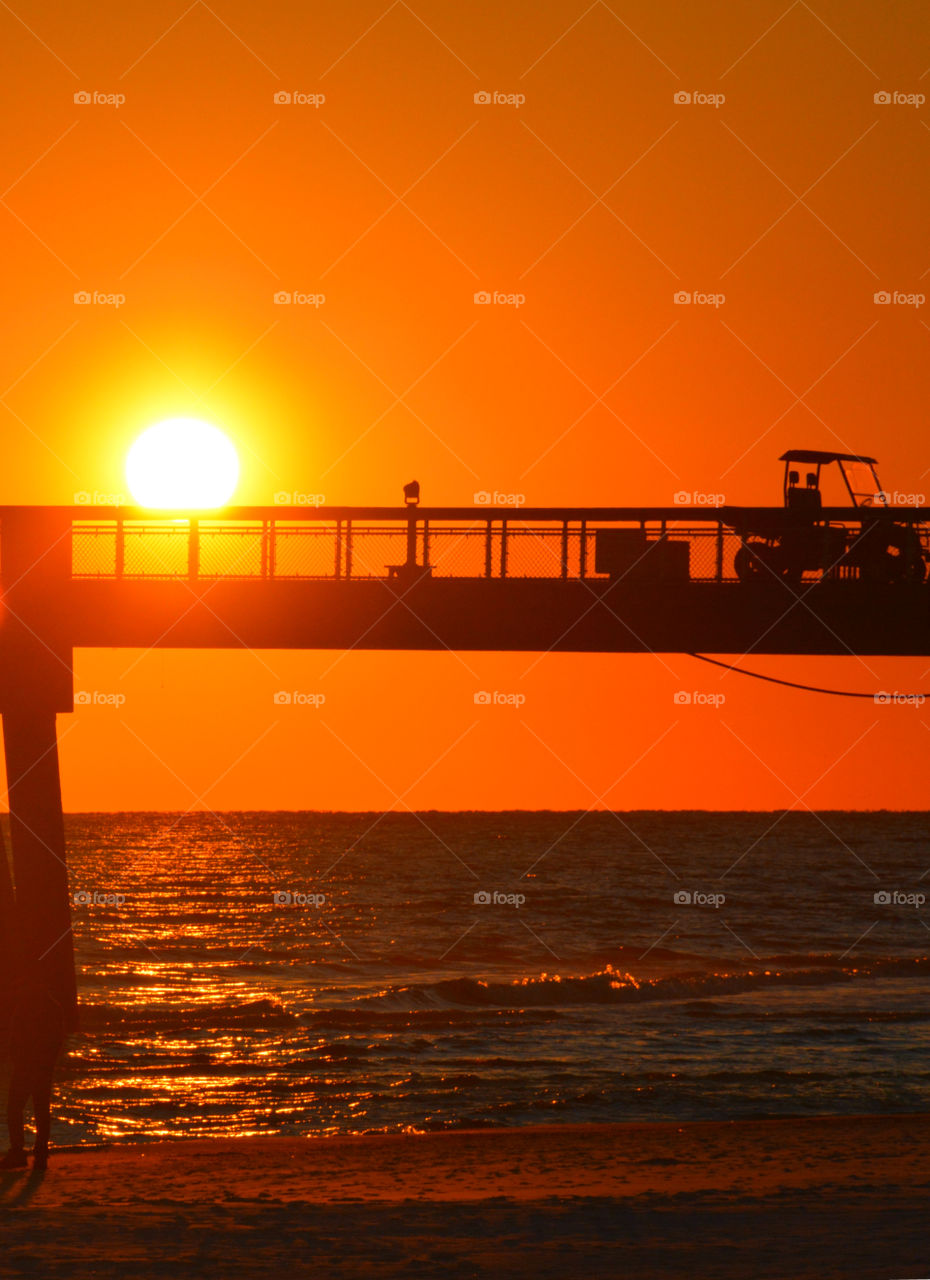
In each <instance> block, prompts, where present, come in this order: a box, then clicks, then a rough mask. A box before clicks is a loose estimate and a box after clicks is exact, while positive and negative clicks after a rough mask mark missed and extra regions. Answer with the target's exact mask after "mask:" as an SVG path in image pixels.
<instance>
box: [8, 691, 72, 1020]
mask: <svg viewBox="0 0 930 1280" xmlns="http://www.w3.org/2000/svg"><path fill="white" fill-rule="evenodd" d="M3 753H4V757H5V760H6V775H7V789H8V792H9V800H10V840H11V843H12V846H13V875H14V878H15V882H16V915H17V918H18V922H19V928H20V938H21V946H22V959H23V961H24V962H25V964H26V965H28V966H29V968H30V969H31V970H33V971H37V972H38V974H39V976H40V978H41V980H42V984H43V986H44V987H45V988H46V989H47V990H48V991H49V992H50V994H51V995H53V996H54V997H55V999H56V1000H58V1002H59V1003H60V1004H61V1006H62V1009H63V1010H64V1013H65V1017H66V1024H67V1026H68V1027H73V1026H74V1025H75V1023H76V1015H77V988H76V984H75V977H74V940H73V938H72V934H71V898H70V894H69V891H68V867H67V863H66V860H65V827H64V817H63V814H62V808H61V781H60V777H59V770H58V738H57V735H56V732H55V712H54V711H49V710H46V709H45V708H43V707H38V706H37V707H33V708H26V707H19V708H16V709H15V710H11V709H7V710H5V711H4V713H3Z"/></svg>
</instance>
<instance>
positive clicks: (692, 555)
mask: <svg viewBox="0 0 930 1280" xmlns="http://www.w3.org/2000/svg"><path fill="white" fill-rule="evenodd" d="M545 514H546V515H548V513H545ZM672 515H673V516H677V518H670V517H669V515H668V514H667V513H666V514H662V513H655V514H654V513H651V512H650V513H646V512H637V513H635V514H631V515H616V516H613V518H610V517H602V516H599V515H598V513H596V512H592V513H590V515H589V516H586V515H584V514H580V515H577V516H576V515H572V516H570V517H569V516H565V517H563V518H545V517H544V518H540V517H539V515H538V514H536V513H529V512H527V513H520V514H519V515H516V514H511V513H507V514H506V515H504V514H502V513H500V512H498V511H495V512H494V513H493V515H492V514H490V513H488V514H486V515H485V514H484V513H474V514H472V513H467V514H464V515H462V514H459V513H456V515H455V516H454V517H450V516H449V515H448V514H446V513H438V514H434V513H426V512H422V511H418V513H417V514H416V516H411V515H408V513H407V512H406V511H405V512H403V513H397V514H395V513H394V512H391V513H390V515H380V516H378V517H376V518H369V517H367V516H366V513H364V512H361V513H359V514H349V513H348V512H346V513H345V514H339V515H335V516H333V515H329V514H328V513H326V514H324V512H323V511H322V510H321V511H319V512H314V513H313V514H312V515H311V514H310V513H307V515H306V516H303V515H302V516H301V517H299V518H295V516H294V515H292V514H291V513H287V514H284V513H281V514H280V515H279V514H278V513H277V512H275V514H273V515H271V514H266V515H262V516H261V517H258V518H256V517H250V518H241V519H240V518H235V519H231V518H229V516H228V515H226V514H224V515H223V516H222V517H220V518H209V517H197V518H189V519H188V518H184V519H160V518H159V519H153V518H151V517H133V516H122V515H120V516H117V517H115V518H109V517H102V515H97V514H96V513H95V515H94V516H88V517H83V518H78V519H75V520H74V521H73V523H72V533H71V545H72V574H73V576H74V577H75V578H116V579H148V578H154V579H159V578H160V579H168V580H171V579H297V580H300V579H330V580H333V579H336V580H338V579H364V578H390V577H402V576H403V575H404V574H405V573H409V572H413V571H419V572H420V573H428V574H429V576H431V577H433V578H473V579H474V578H597V577H607V576H609V575H608V574H606V573H600V572H598V554H597V546H598V533H599V532H600V531H601V530H606V529H616V530H626V531H628V532H629V533H630V534H631V535H632V536H633V537H634V539H635V538H636V537H637V536H638V535H641V536H642V538H643V539H644V554H643V558H644V559H645V558H646V556H647V555H648V551H649V550H650V549H651V548H652V545H653V544H654V543H655V542H656V541H658V540H662V539H664V540H666V541H668V542H673V543H679V544H681V545H682V547H687V552H686V553H684V552H683V553H682V554H686V558H687V565H688V576H689V577H690V578H691V579H693V580H696V581H717V582H719V581H727V580H730V579H733V580H735V577H736V575H735V571H734V568H733V559H734V556H735V554H736V550H737V549H738V547H739V538H738V537H737V536H736V535H735V534H734V533H733V531H732V529H728V528H727V527H726V525H725V524H724V522H723V521H721V520H720V518H719V517H718V516H716V515H713V516H711V515H706V516H699V517H698V518H697V519H695V518H694V517H693V516H689V517H688V518H687V519H682V517H681V513H680V512H673V513H672ZM632 545H633V546H634V548H635V546H636V543H635V542H634V543H633V544H632ZM637 558H638V557H637V555H636V552H635V549H634V552H633V555H632V559H633V561H634V562H635V560H636V559H637Z"/></svg>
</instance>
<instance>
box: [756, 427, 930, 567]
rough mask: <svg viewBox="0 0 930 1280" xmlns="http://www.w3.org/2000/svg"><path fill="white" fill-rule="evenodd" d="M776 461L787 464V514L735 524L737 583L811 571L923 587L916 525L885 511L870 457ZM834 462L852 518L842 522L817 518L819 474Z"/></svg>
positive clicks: (805, 456)
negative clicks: (916, 583) (737, 541)
mask: <svg viewBox="0 0 930 1280" xmlns="http://www.w3.org/2000/svg"><path fill="white" fill-rule="evenodd" d="M779 461H780V462H783V463H784V464H785V474H784V486H783V488H784V510H782V511H776V512H765V511H749V510H747V511H746V513H745V520H739V521H738V522H737V523H734V525H733V528H734V530H735V532H736V533H738V534H739V536H740V541H741V545H740V548H739V550H738V551H737V553H736V557H735V560H734V567H735V569H736V574H737V576H738V577H739V579H740V580H741V581H742V582H749V581H753V580H762V581H765V580H768V581H771V579H772V578H773V577H774V578H780V579H782V580H784V581H787V582H790V583H792V584H797V583H799V582H800V581H801V578H802V576H803V575H804V574H805V573H812V572H820V574H821V576H822V577H823V578H851V577H855V578H859V579H861V580H863V581H866V582H872V583H899V582H923V580H924V577H925V576H926V572H927V568H926V563H925V559H926V553H925V550H924V547H923V545H922V542H921V536H920V532H919V527H918V525H917V524H916V523H915V522H914V520H911V521H902V520H901V517H900V514H899V512H898V511H895V510H894V509H892V508H891V507H890V506H889V503H888V496H887V494H886V493H885V491H884V490H883V489H882V486H881V483H880V482H879V479H878V473H877V472H876V470H875V468H876V465H877V464H876V461H875V459H874V458H867V457H864V456H860V455H858V454H851V453H824V452H821V451H819V450H814V449H789V450H788V452H787V453H783V454H782V456H781V458H780V459H779ZM833 464H836V466H837V467H838V468H839V471H840V474H841V476H842V478H843V483H844V485H845V489H846V493H847V494H848V497H849V502H850V505H851V507H852V508H853V509H854V510H855V513H856V514H855V516H850V517H849V519H846V518H845V517H844V519H843V520H842V521H836V520H834V521H831V520H827V519H824V517H823V514H822V513H823V507H824V504H823V500H822V497H821V490H820V480H821V471H822V469H823V468H824V467H829V466H832V465H833ZM802 470H803V471H804V483H803V484H802V483H801V471H802ZM834 514H835V512H834Z"/></svg>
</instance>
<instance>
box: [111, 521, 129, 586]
mask: <svg viewBox="0 0 930 1280" xmlns="http://www.w3.org/2000/svg"><path fill="white" fill-rule="evenodd" d="M125 568H126V530H125V528H124V527H123V522H122V520H117V522H116V554H115V558H114V564H113V572H114V573H115V575H116V577H117V578H121V577H122V576H123V572H124V570H125Z"/></svg>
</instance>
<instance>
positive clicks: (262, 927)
mask: <svg viewBox="0 0 930 1280" xmlns="http://www.w3.org/2000/svg"><path fill="white" fill-rule="evenodd" d="M928 828H930V815H926V814H870V815H854V814H823V815H819V816H817V815H812V814H797V813H795V814H789V815H787V816H783V817H782V818H781V819H780V820H779V819H778V815H774V814H658V813H632V814H619V815H612V814H603V813H601V814H589V815H587V816H583V815H581V814H564V813H540V814H533V813H504V814H480V813H479V814H438V813H425V814H421V815H411V814H403V815H399V814H389V815H378V814H351V815H346V814H343V815H340V814H335V815H321V814H310V813H308V814H294V813H244V814H243V813H232V814H225V815H219V816H218V817H217V816H213V815H205V814H193V815H187V816H184V817H179V816H176V815H170V814H168V815H166V814H116V815H81V816H74V817H71V818H70V819H68V835H69V841H70V855H69V856H70V860H71V884H72V890H73V892H74V894H75V895H76V902H77V905H76V906H75V912H74V915H75V936H76V941H77V953H78V962H79V983H80V992H81V1000H82V1020H83V1029H82V1033H81V1034H80V1035H79V1036H78V1037H77V1038H76V1039H75V1040H74V1042H73V1045H72V1050H71V1054H70V1057H69V1060H68V1063H67V1065H66V1067H65V1069H64V1073H63V1076H62V1083H61V1089H60V1105H59V1113H60V1114H59V1119H58V1121H57V1132H56V1137H57V1140H58V1141H59V1142H69V1141H70V1142H84V1141H87V1142H92V1141H101V1140H139V1139H144V1138H155V1137H163V1136H166V1135H168V1136H195V1135H216V1136H219V1135H234V1134H252V1133H260V1134H270V1133H292V1134H293V1133H318V1132H364V1131H371V1130H389V1131H390V1130H403V1129H418V1130H423V1129H431V1128H443V1127H453V1126H478V1125H488V1124H518V1123H519V1124H524V1123H533V1122H542V1121H546V1122H551V1121H553V1120H566V1121H589V1120H636V1119H662V1118H665V1119H695V1118H697V1119H710V1118H722V1117H740V1116H759V1115H777V1114H786V1113H792V1114H804V1113H807V1112H819V1113H852V1112H875V1111H889V1112H891V1111H908V1110H915V1109H918V1108H920V1109H925V1108H926V1106H927V1104H928V1102H930V1001H928V999H927V982H928V973H930V961H928V960H927V959H926V958H925V953H926V951H927V944H928V938H930V935H928V928H930V912H928V911H927V908H926V905H925V904H924V903H923V902H921V901H920V899H921V897H922V895H923V894H924V893H930V889H928V888H927V886H928V884H930V876H928V877H927V879H926V880H923V879H921V877H922V876H923V875H924V874H925V873H926V872H927V868H928V866H930V844H928V838H927V837H928ZM476 894H479V895H484V896H486V897H490V899H491V900H490V901H481V900H480V898H479V900H477V901H476ZM495 894H496V895H497V900H495ZM876 894H879V895H881V894H885V895H886V896H887V898H888V899H889V900H888V901H883V900H881V898H880V899H879V901H876ZM676 895H678V901H676ZM683 895H690V896H691V901H686V900H683ZM720 895H723V897H722V899H721V897H720ZM895 895H897V897H896V896H895ZM521 899H522V900H521Z"/></svg>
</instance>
